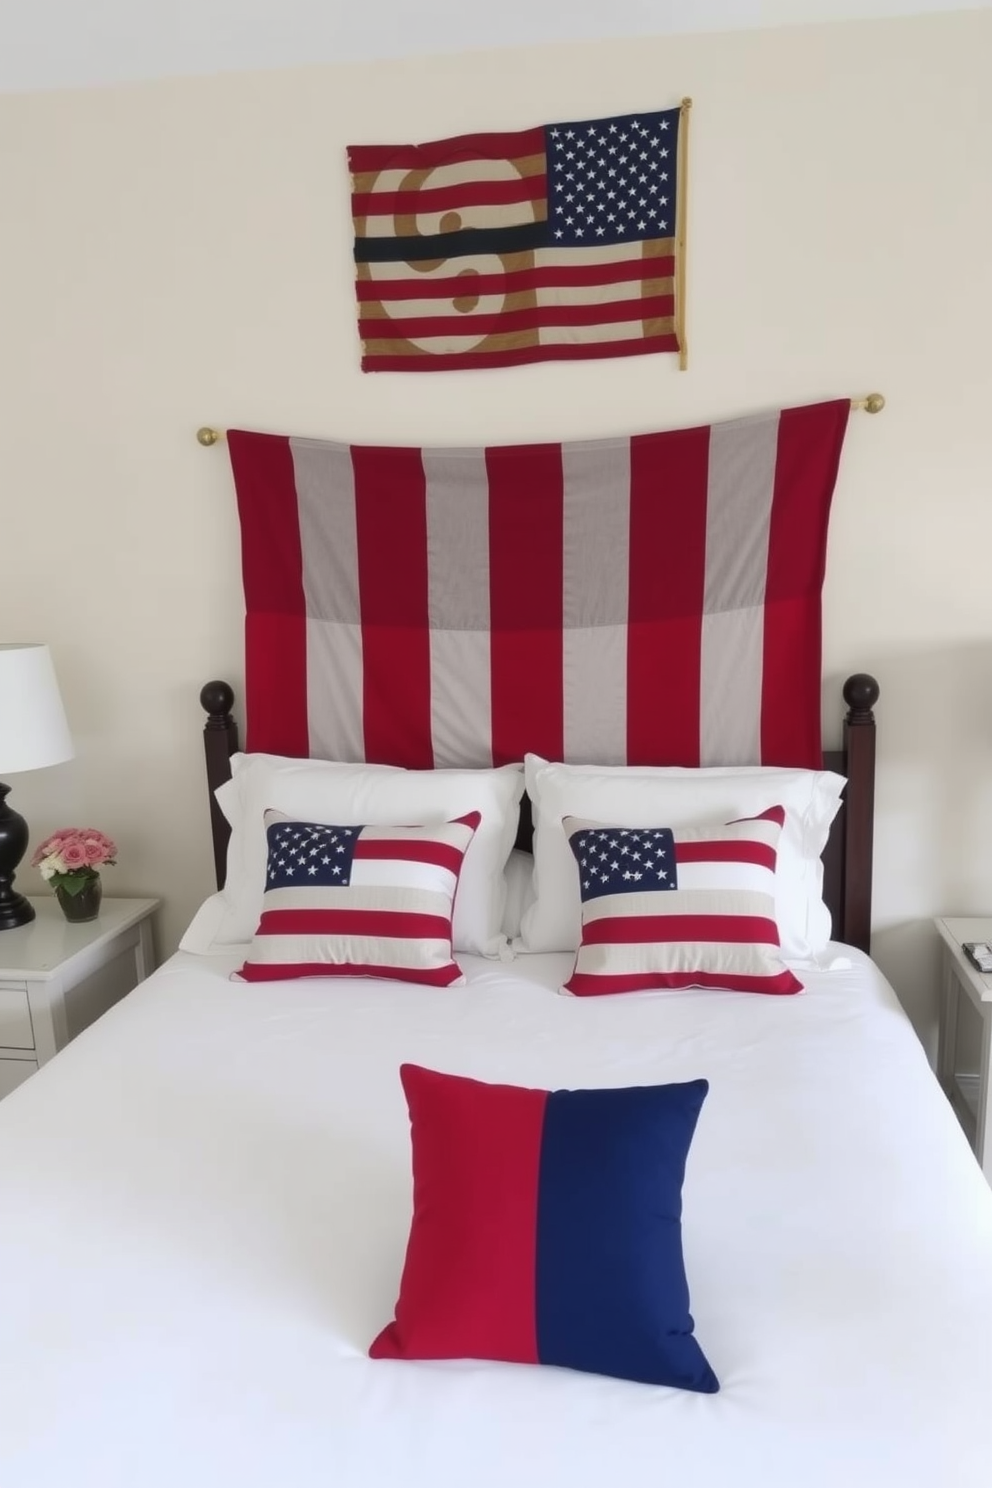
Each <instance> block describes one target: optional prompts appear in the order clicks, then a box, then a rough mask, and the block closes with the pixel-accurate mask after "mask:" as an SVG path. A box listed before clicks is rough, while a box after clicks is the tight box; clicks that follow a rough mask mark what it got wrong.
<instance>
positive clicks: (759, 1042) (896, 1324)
mask: <svg viewBox="0 0 992 1488" xmlns="http://www.w3.org/2000/svg"><path fill="white" fill-rule="evenodd" d="M851 956H852V960H853V961H854V967H853V969H852V970H850V971H837V970H835V971H831V972H821V973H817V974H811V975H809V976H808V978H807V981H808V991H807V993H806V994H805V995H804V996H801V997H794V998H761V997H755V996H743V995H733V994H723V993H714V992H681V993H677V992H669V993H665V994H662V995H659V996H656V997H635V998H626V999H614V998H603V999H588V1000H584V1001H579V1000H572V999H569V998H564V997H560V996H558V995H556V994H555V992H554V991H553V990H552V989H553V988H555V987H557V986H558V985H559V983H560V981H561V979H562V977H563V975H564V974H567V969H568V966H569V964H570V958H568V957H563V956H531V957H527V958H522V959H520V960H518V961H516V962H515V963H513V964H512V965H509V966H502V965H499V964H494V963H493V962H489V961H482V960H478V959H474V958H471V957H462V958H459V959H460V960H462V962H463V964H464V966H465V967H466V970H467V971H468V973H469V976H470V981H469V985H468V986H466V987H462V988H454V989H446V990H434V989H418V988H415V987H409V986H399V985H395V984H389V983H375V982H338V983H336V984H335V985H333V986H330V985H328V984H327V983H321V982H296V983H279V984H267V985H246V984H243V983H235V982H231V981H230V980H228V978H227V972H228V971H229V970H230V968H231V967H232V966H233V965H234V964H236V960H237V956H236V953H234V952H232V954H231V955H230V956H229V957H228V958H227V959H226V960H225V959H223V958H220V957H218V958H212V959H204V958H199V957H192V956H184V955H179V956H176V957H174V958H173V959H172V960H171V961H170V962H168V963H167V964H166V965H165V966H164V967H163V968H162V969H161V970H160V971H159V972H158V973H156V975H155V976H154V977H153V978H152V979H151V980H150V981H149V982H147V983H145V984H144V985H143V986H141V987H140V988H138V989H137V991H136V992H134V993H133V994H132V995H131V996H130V997H128V998H127V999H126V1000H125V1002H124V1003H122V1004H121V1005H120V1006H119V1007H117V1008H115V1009H114V1010H113V1011H112V1012H111V1013H110V1014H108V1015H107V1017H105V1018H104V1019H103V1020H101V1022H100V1023H99V1024H97V1025H96V1026H95V1027H93V1028H92V1029H90V1030H88V1031H87V1032H86V1033H84V1034H83V1035H82V1036H81V1037H80V1038H79V1039H77V1040H76V1041H75V1042H74V1043H73V1044H71V1045H70V1046H69V1047H68V1049H66V1050H65V1051H64V1052H63V1053H62V1054H60V1055H59V1056H58V1057H57V1058H56V1059H55V1060H54V1061H53V1062H52V1063H51V1064H49V1065H47V1066H46V1067H45V1068H43V1069H42V1070H41V1071H40V1073H39V1074H38V1075H37V1076H35V1077H33V1078H32V1079H31V1080H30V1081H28V1082H27V1083H26V1084H25V1085H23V1086H22V1087H21V1088H20V1089H19V1090H17V1091H16V1092H15V1093H14V1094H13V1095H12V1096H10V1097H9V1098H8V1099H7V1100H5V1101H4V1102H3V1103H2V1105H0V1205H2V1210H0V1285H2V1288H3V1295H2V1298H0V1485H2V1488H89V1485H94V1488H96V1485H99V1488H235V1485H236V1488H317V1485H320V1488H392V1485H399V1484H404V1485H408V1488H496V1485H499V1488H530V1485H535V1488H537V1485H540V1488H558V1485H561V1488H566V1485H567V1488H593V1485H596V1488H604V1485H610V1488H613V1485H616V1488H641V1485H666V1488H667V1485H677V1488H750V1485H761V1488H780V1485H781V1488H785V1485H789V1488H793V1485H795V1488H800V1485H801V1488H869V1485H870V1488H956V1485H959V1484H961V1485H964V1484H968V1485H975V1484H981V1483H985V1482H989V1481H992V1193H990V1190H989V1189H988V1187H987V1186H986V1184H985V1182H984V1180H983V1179H982V1177H981V1174H980V1172H979V1169H978V1167H977V1165H976V1164H975V1161H974V1159H973V1157H972V1155H971V1153H970V1152H969V1150H968V1149H967V1146H966V1144H965V1141H964V1138H963V1136H962V1135H961V1133H960V1131H959V1130H958V1127H957V1124H956V1122H955V1120H954V1117H953V1115H952V1114H951V1111H950V1109H949V1107H948V1106H947V1104H946V1102H945V1101H944V1098H943V1096H942V1095H941V1094H940V1092H939V1090H938V1088H937V1085H936V1083H935V1082H934V1080H933V1078H932V1076H931V1074H930V1071H929V1069H928V1067H927V1065H926V1062H925V1059H924V1056H923V1053H922V1051H921V1049H920V1047H919V1045H918V1043H917V1041H916V1039H915V1037H914V1035H913V1033H912V1031H911V1029H910V1027H909V1024H908V1023H907V1021H906V1019H905V1017H904V1016H903V1014H902V1013H901V1012H900V1011H899V1009H898V1006H897V1004H896V1001H895V998H894V996H893V994H892V992H891V990H890V989H889V988H888V986H887V984H886V983H885V982H884V981H883V979H882V978H881V976H880V975H879V973H878V972H877V971H876V970H875V969H874V967H873V966H872V965H871V963H869V962H868V961H867V960H865V959H864V958H862V957H860V956H858V954H857V953H854V952H852V953H851ZM404 1059H410V1060H415V1061H418V1062H420V1063H423V1064H427V1065H431V1066H433V1067H435V1068H438V1069H444V1070H452V1071H456V1072H460V1073H465V1074H470V1075H475V1076H478V1077H481V1078H484V1079H498V1080H505V1081H511V1082H517V1083H523V1084H533V1085H542V1086H550V1087H555V1086H581V1085H620V1084H637V1083H650V1082H657V1081H665V1080H672V1079H676V1080H681V1079H689V1078H692V1077H696V1076H705V1077H707V1078H708V1079H709V1081H710V1082H711V1091H710V1095H709V1098H708V1100H707V1103H706V1105H705V1106H704V1109H703V1114H702V1117H701V1119H700V1124H699V1128H698V1131H697V1135H696V1139H695V1142H694V1145H693V1149H692V1152H691V1154H690V1159H689V1170H688V1177H687V1181H686V1187H685V1251H686V1264H687V1270H688V1275H689V1283H690V1288H691V1293H692V1301H693V1313H694V1315H695V1318H696V1330H697V1336H698V1338H699V1340H700V1343H701V1345H702V1347H703V1349H704V1351H705V1353H706V1354H707V1356H708V1358H709V1359H710V1361H711V1363H712V1364H713V1367H714V1368H715V1370H716V1372H717V1374H718V1376H719V1378H720V1381H721V1385H722V1390H721V1393H720V1394H718V1395H715V1396H700V1395H693V1394H688V1393H685V1392H679V1391H675V1390H665V1389H654V1388H649V1387H646V1386H643V1385H635V1384H626V1383H623V1382H620V1381H617V1380H612V1379H603V1378H598V1377H594V1376H588V1375H582V1374H576V1373H571V1372H569V1371H566V1370H556V1369H540V1368H528V1367H522V1366H521V1367H518V1366H511V1365H488V1364H483V1363H471V1362H470V1363H460V1362H455V1363H451V1364H425V1365H420V1364H400V1363H386V1362H377V1363H372V1362H371V1361H369V1360H368V1359H367V1358H366V1357H365V1349H366V1347H367V1345H368V1343H369V1342H370V1340H371V1339H372V1337H373V1336H374V1335H375V1333H376V1332H377V1331H378V1330H379V1328H380V1327H381V1326H382V1325H383V1324H384V1323H385V1322H386V1321H388V1319H389V1318H390V1317H391V1315H392V1306H393V1302H394V1300H395V1297H396V1292H397V1287H398V1282H399V1274H400V1266H401V1263H402V1258H403V1253H404V1247H405V1243H406V1236H407V1228H408V1223H409V1217H410V1202H411V1198H410V1176H409V1175H410V1163H409V1133H408V1125H407V1120H406V1113H405V1107H404V1103H403V1099H402V1095H401V1091H400V1085H399V1080H398V1076H397V1068H398V1065H399V1064H400V1062H401V1061H402V1060H404ZM578 1243H581V1237H578Z"/></svg>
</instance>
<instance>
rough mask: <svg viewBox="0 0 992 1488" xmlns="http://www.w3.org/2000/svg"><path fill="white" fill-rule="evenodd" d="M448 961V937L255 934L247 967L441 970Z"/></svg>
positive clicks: (449, 954) (449, 950)
mask: <svg viewBox="0 0 992 1488" xmlns="http://www.w3.org/2000/svg"><path fill="white" fill-rule="evenodd" d="M450 961H451V942H450V941H449V940H427V939H424V940H399V939H392V938H391V937H389V936H379V935H258V936H256V937H255V940H254V941H253V943H252V948H251V955H250V956H249V958H248V964H249V965H250V966H299V965H318V964H320V965H324V966H345V965H348V964H351V965H355V966H394V967H397V968H400V967H410V968H412V969H414V970H418V971H422V970H440V969H442V968H443V967H445V966H447V965H448V964H449V963H450Z"/></svg>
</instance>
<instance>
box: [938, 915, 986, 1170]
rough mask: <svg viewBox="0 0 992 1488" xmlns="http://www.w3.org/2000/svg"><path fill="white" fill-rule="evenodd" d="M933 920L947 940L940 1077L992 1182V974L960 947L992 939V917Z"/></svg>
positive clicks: (942, 999)
mask: <svg viewBox="0 0 992 1488" xmlns="http://www.w3.org/2000/svg"><path fill="white" fill-rule="evenodd" d="M934 924H935V925H936V926H937V929H938V931H939V932H940V938H941V940H942V942H943V946H942V950H943V975H942V978H941V1000H940V1034H939V1037H938V1042H937V1078H938V1079H939V1080H940V1083H941V1085H942V1086H943V1088H944V1092H945V1094H946V1095H947V1098H948V1100H949V1101H950V1102H951V1105H952V1106H953V1107H954V1109H955V1111H956V1112H957V1116H958V1120H959V1121H960V1122H961V1125H962V1126H963V1127H964V1129H965V1132H966V1134H967V1136H968V1139H969V1141H970V1142H971V1144H972V1146H973V1147H974V1149H975V1156H976V1157H977V1158H978V1161H979V1163H980V1164H981V1166H982V1171H983V1173H984V1174H985V1176H986V1178H987V1179H988V1180H989V1182H990V1183H992V1102H990V1101H989V1054H990V1049H992V976H983V975H982V973H981V972H980V971H976V970H975V968H974V966H972V964H971V962H970V961H969V960H968V958H967V956H966V955H965V953H964V951H963V950H962V949H961V944H962V942H963V941H966V940H987V941H990V942H992V919H988V918H986V919H971V920H969V919H948V918H946V917H945V918H943V919H938V920H935V921H934ZM962 994H963V995H964V998H965V1000H966V1003H965V1005H966V1007H967V1008H970V1009H971V1010H972V1011H971V1015H970V1021H971V1023H972V1024H973V1037H972V1039H971V1044H970V1047H967V1042H968V1041H967V1039H966V1038H965V1037H964V1035H965V1034H966V1032H967V1030H966V1029H964V1028H963V1027H962V1023H963V1020H962V1018H961V1016H960V1013H961V1006H962V1004H961V996H962ZM966 1016H967V1013H966Z"/></svg>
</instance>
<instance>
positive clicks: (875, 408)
mask: <svg viewBox="0 0 992 1488" xmlns="http://www.w3.org/2000/svg"><path fill="white" fill-rule="evenodd" d="M884 407H885V399H884V397H883V396H882V394H881V393H868V394H867V396H866V397H864V398H852V399H851V408H852V409H855V410H857V409H861V410H863V411H864V412H865V413H881V411H882V409H883V408H884ZM223 438H224V430H223V429H215V428H213V427H212V426H211V425H210V424H205V425H204V426H203V428H202V429H197V431H196V440H197V443H198V444H202V445H203V447H204V448H205V449H209V448H210V446H211V445H213V444H219V443H220V441H221V440H222V439H223Z"/></svg>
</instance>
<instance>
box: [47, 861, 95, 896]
mask: <svg viewBox="0 0 992 1488" xmlns="http://www.w3.org/2000/svg"><path fill="white" fill-rule="evenodd" d="M99 877H100V875H99V874H98V873H94V872H93V870H92V868H86V869H84V870H83V871H82V872H81V873H53V874H52V876H51V878H50V879H49V880H48V881H49V883H51V884H54V885H55V887H56V888H57V889H62V890H63V892H64V893H66V894H68V895H69V898H70V899H75V897H76V895H77V894H81V893H82V892H83V890H84V889H85V887H86V885H87V884H88V883H91V882H92V881H93V879H94V878H99Z"/></svg>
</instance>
